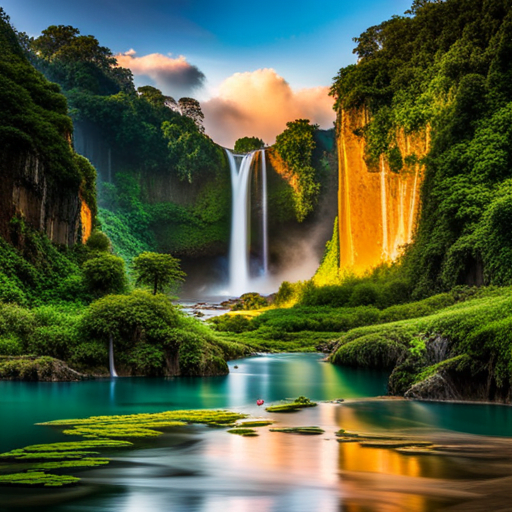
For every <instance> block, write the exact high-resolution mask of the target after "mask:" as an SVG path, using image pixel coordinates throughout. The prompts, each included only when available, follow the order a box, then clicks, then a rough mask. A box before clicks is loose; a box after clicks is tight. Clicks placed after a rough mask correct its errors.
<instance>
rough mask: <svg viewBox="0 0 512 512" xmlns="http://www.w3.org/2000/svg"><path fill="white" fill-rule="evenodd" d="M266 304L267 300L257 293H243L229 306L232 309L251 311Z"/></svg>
mask: <svg viewBox="0 0 512 512" xmlns="http://www.w3.org/2000/svg"><path fill="white" fill-rule="evenodd" d="M266 306H268V300H267V299H266V298H265V297H263V296H261V295H260V294H259V293H252V292H250V293H244V294H243V295H241V296H240V298H239V299H238V300H237V302H235V304H233V306H232V307H231V310H232V311H251V310H253V309H261V308H264V307H266Z"/></svg>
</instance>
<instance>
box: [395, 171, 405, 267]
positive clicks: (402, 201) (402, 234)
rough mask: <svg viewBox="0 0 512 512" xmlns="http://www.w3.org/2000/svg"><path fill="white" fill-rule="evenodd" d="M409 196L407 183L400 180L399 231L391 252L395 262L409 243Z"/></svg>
mask: <svg viewBox="0 0 512 512" xmlns="http://www.w3.org/2000/svg"><path fill="white" fill-rule="evenodd" d="M406 195H407V183H406V182H405V181H403V180H402V179H400V181H399V182H398V196H399V203H398V229H397V233H396V237H395V242H394V244H393V250H392V252H391V259H392V260H395V259H396V258H398V256H399V255H400V253H401V249H402V246H403V245H404V244H406V243H407V233H406V231H405V215H406V213H405V197H406Z"/></svg>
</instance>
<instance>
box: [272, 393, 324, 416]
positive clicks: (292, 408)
mask: <svg viewBox="0 0 512 512" xmlns="http://www.w3.org/2000/svg"><path fill="white" fill-rule="evenodd" d="M316 405H317V404H316V402H312V401H311V400H310V399H309V398H306V397H305V396H299V397H298V398H296V399H295V400H294V401H293V402H290V403H287V404H282V405H271V406H269V407H267V408H266V409H265V410H266V411H268V412H296V411H298V410H300V409H304V408H305V407H315V406H316Z"/></svg>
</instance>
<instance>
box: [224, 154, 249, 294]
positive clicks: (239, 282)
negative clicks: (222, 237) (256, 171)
mask: <svg viewBox="0 0 512 512" xmlns="http://www.w3.org/2000/svg"><path fill="white" fill-rule="evenodd" d="M228 155H230V152H229V151H228ZM253 158H254V153H248V154H247V155H245V156H243V157H242V162H241V163H240V168H239V169H238V166H237V165H236V163H237V162H236V160H237V159H240V156H239V155H236V156H234V155H231V158H229V163H230V171H231V185H232V194H233V199H232V211H231V243H230V248H229V291H230V293H231V294H232V295H242V294H243V293H246V292H248V291H249V285H250V276H249V247H250V195H249V188H250V177H251V164H252V160H253ZM233 164H235V165H233Z"/></svg>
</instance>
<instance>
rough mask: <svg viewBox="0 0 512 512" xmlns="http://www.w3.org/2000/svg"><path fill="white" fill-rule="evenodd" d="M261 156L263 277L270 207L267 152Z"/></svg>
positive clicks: (266, 256)
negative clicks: (268, 202)
mask: <svg viewBox="0 0 512 512" xmlns="http://www.w3.org/2000/svg"><path fill="white" fill-rule="evenodd" d="M260 155H261V209H262V212H261V220H262V223H263V275H267V273H268V213H267V212H268V206H267V161H266V155H265V150H264V149H262V150H261V151H260Z"/></svg>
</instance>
